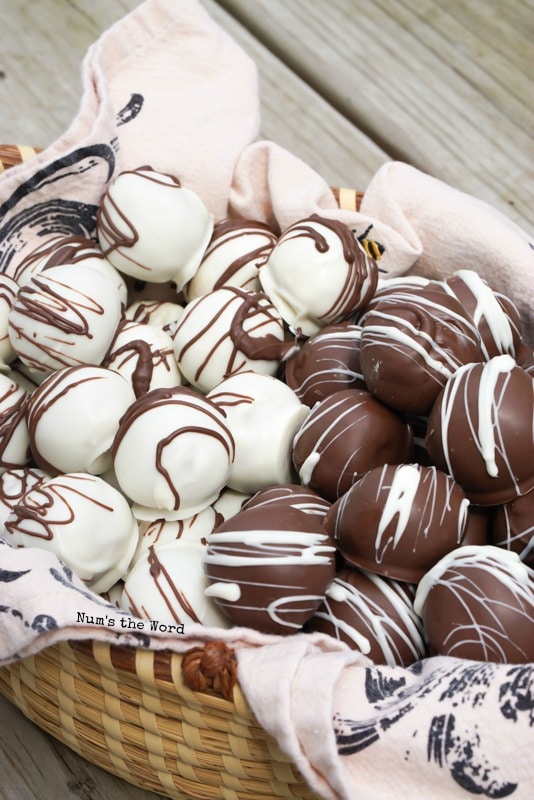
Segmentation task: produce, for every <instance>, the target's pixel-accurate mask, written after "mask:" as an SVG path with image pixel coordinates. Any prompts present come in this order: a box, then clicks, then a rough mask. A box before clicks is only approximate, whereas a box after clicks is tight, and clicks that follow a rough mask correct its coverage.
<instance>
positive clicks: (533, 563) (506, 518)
mask: <svg viewBox="0 0 534 800" xmlns="http://www.w3.org/2000/svg"><path fill="white" fill-rule="evenodd" d="M491 541H492V544H494V545H497V547H504V548H505V549H506V550H513V551H514V552H515V553H517V554H518V555H519V558H520V559H521V561H524V562H525V564H527V565H528V566H529V567H532V568H534V491H530V492H528V494H524V495H522V496H521V497H516V499H515V500H511V501H510V502H509V503H504V504H503V505H501V506H497V508H495V509H494V510H493V514H492V519H491Z"/></svg>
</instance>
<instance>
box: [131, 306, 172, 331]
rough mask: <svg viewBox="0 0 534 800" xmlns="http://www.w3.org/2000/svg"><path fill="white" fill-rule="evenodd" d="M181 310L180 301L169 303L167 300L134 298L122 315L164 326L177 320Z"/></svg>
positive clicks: (137, 320)
mask: <svg viewBox="0 0 534 800" xmlns="http://www.w3.org/2000/svg"><path fill="white" fill-rule="evenodd" d="M183 310H184V307H183V306H182V305H180V303H171V302H170V301H169V300H135V301H134V302H133V303H131V304H130V305H129V306H128V308H127V309H126V311H125V312H124V316H125V317H126V319H131V320H133V321H134V322H144V323H146V324H147V325H154V326H155V327H156V328H165V326H166V325H169V324H171V323H173V322H177V321H178V320H179V319H180V317H181V316H182V314H183Z"/></svg>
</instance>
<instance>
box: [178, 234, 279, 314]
mask: <svg viewBox="0 0 534 800" xmlns="http://www.w3.org/2000/svg"><path fill="white" fill-rule="evenodd" d="M276 240H277V236H276V234H275V233H273V231H272V230H271V229H270V228H269V227H268V226H267V225H265V224H264V223H263V222H256V221H254V220H243V219H224V220H221V221H220V222H217V223H216V225H215V227H214V229H213V235H212V237H211V241H210V243H209V245H208V248H207V250H206V252H205V254H204V257H203V259H202V261H201V262H200V266H199V268H198V269H197V271H196V273H195V275H194V276H193V278H192V279H191V281H190V282H189V283H188V284H187V286H186V288H185V292H186V297H187V300H194V299H195V297H200V296H201V295H203V294H207V293H208V292H211V291H213V290H214V289H220V288H221V287H222V286H238V287H239V288H241V289H247V291H250V292H258V291H260V289H261V286H260V280H259V275H258V269H259V267H260V266H262V265H263V264H264V263H265V261H266V260H267V256H268V255H269V253H270V252H271V250H272V249H273V247H274V245H275V244H276Z"/></svg>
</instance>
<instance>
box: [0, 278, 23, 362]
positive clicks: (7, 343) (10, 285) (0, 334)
mask: <svg viewBox="0 0 534 800" xmlns="http://www.w3.org/2000/svg"><path fill="white" fill-rule="evenodd" d="M18 290H19V287H18V285H17V284H16V283H15V281H14V280H13V279H12V278H10V277H9V275H4V274H0V371H1V372H8V371H9V365H10V364H11V363H12V362H13V361H14V360H15V358H16V357H17V354H16V352H15V349H14V347H13V345H12V344H11V339H10V338H9V331H8V319H9V314H10V311H11V309H12V308H13V305H14V303H15V300H16V297H17V293H18Z"/></svg>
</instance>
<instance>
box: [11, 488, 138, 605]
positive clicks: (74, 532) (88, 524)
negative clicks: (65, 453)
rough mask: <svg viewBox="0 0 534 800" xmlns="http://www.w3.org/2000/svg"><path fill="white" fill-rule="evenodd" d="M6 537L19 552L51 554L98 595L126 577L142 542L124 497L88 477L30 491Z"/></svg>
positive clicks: (15, 511) (21, 503) (37, 588)
mask: <svg viewBox="0 0 534 800" xmlns="http://www.w3.org/2000/svg"><path fill="white" fill-rule="evenodd" d="M5 531H6V533H5V536H6V539H7V541H8V542H10V544H12V545H14V546H15V547H38V548H41V549H44V550H51V551H52V552H53V553H55V554H56V555H57V556H58V558H60V559H61V560H62V561H63V562H64V563H65V564H66V565H67V566H69V567H70V568H71V569H72V570H73V571H74V572H75V573H76V575H77V576H78V577H79V578H81V580H83V581H84V582H85V583H86V584H87V586H88V587H89V588H90V589H92V590H93V591H95V592H97V593H98V592H105V591H107V590H108V589H110V588H111V587H112V586H113V584H114V583H115V582H116V581H117V580H119V578H122V577H123V576H124V575H125V574H126V572H127V569H128V567H129V565H130V561H131V558H132V556H133V553H134V550H135V547H136V545H137V538H138V525H137V521H136V520H135V518H134V517H133V515H132V513H131V511H130V507H129V506H128V503H127V502H126V500H125V499H124V497H123V496H122V495H121V494H120V492H117V491H116V490H115V489H113V487H112V486H110V485H109V484H108V483H106V482H105V481H103V480H102V479H101V478H99V477H97V476H95V475H87V474H85V473H71V474H67V475H59V476H57V477H56V478H51V479H50V480H48V481H45V482H44V483H42V484H40V485H38V486H35V487H34V488H33V489H30V491H29V492H27V493H26V494H25V495H24V497H23V498H22V500H21V502H20V503H19V504H18V505H16V506H15V508H14V509H13V511H12V512H11V514H10V515H9V517H8V518H7V520H6V523H5ZM38 590H39V587H36V591H38Z"/></svg>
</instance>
